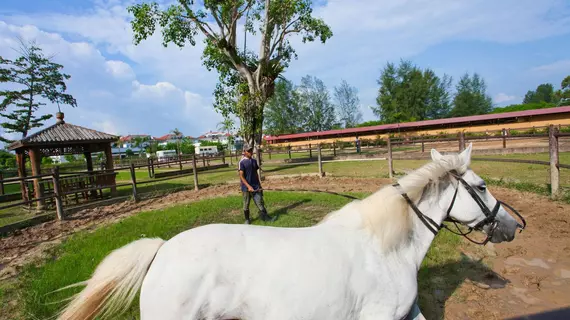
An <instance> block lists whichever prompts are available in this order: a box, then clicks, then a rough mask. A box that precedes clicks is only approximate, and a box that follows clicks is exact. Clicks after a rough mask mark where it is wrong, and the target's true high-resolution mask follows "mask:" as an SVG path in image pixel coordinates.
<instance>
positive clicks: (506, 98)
mask: <svg viewBox="0 0 570 320" xmlns="http://www.w3.org/2000/svg"><path fill="white" fill-rule="evenodd" d="M516 98H517V97H516V96H509V95H508V94H506V93H502V92H501V93H499V94H497V95H496V96H495V98H494V99H493V100H494V101H495V102H496V103H503V102H509V101H513V100H515V99H516Z"/></svg>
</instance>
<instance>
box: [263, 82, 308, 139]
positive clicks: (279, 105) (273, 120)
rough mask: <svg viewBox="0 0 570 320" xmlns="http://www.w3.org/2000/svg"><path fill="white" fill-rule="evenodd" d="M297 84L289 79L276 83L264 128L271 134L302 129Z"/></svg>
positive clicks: (267, 109) (266, 111)
mask: <svg viewBox="0 0 570 320" xmlns="http://www.w3.org/2000/svg"><path fill="white" fill-rule="evenodd" d="M295 89H296V88H295V85H294V84H293V83H292V82H291V81H289V80H287V79H279V80H277V82H276V83H275V93H274V95H273V97H271V99H269V101H268V102H267V106H266V107H265V108H266V110H265V121H264V123H263V124H264V128H265V129H264V130H265V131H266V132H267V134H270V135H280V134H288V133H295V132H299V131H302V130H303V128H302V126H303V122H302V121H303V114H302V110H301V108H300V101H299V95H298V94H297V92H296V91H295Z"/></svg>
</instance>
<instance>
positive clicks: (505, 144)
mask: <svg viewBox="0 0 570 320" xmlns="http://www.w3.org/2000/svg"><path fill="white" fill-rule="evenodd" d="M506 148H507V130H506V129H504V128H503V149H506Z"/></svg>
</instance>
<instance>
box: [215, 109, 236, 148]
mask: <svg viewBox="0 0 570 320" xmlns="http://www.w3.org/2000/svg"><path fill="white" fill-rule="evenodd" d="M233 129H234V120H233V119H230V118H229V117H224V120H222V121H220V122H219V123H218V130H220V131H225V132H227V133H228V148H229V147H230V146H231V145H233V141H234V137H233V135H232V134H231V131H232V130H233ZM230 152H231V149H230Z"/></svg>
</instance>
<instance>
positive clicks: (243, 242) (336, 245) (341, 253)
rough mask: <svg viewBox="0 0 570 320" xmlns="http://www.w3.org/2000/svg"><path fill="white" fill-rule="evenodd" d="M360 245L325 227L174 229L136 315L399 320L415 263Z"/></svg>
mask: <svg viewBox="0 0 570 320" xmlns="http://www.w3.org/2000/svg"><path fill="white" fill-rule="evenodd" d="M370 241H371V239H370V237H369V236H367V235H366V234H365V233H364V232H362V233H360V234H358V233H355V232H354V230H350V229H348V230H347V229H346V228H345V227H339V226H330V225H327V224H326V223H325V224H321V225H317V226H315V227H310V228H300V229H294V228H291V229H285V228H268V227H255V226H254V227H248V226H246V225H244V226H241V225H238V226H230V225H208V226H204V227H199V228H197V229H194V230H190V231H186V232H183V233H181V234H179V235H177V236H176V237H174V238H173V239H171V240H170V241H169V242H167V243H165V244H164V246H162V247H161V248H160V250H159V252H158V254H157V256H156V258H155V262H153V264H152V266H151V268H150V270H149V272H148V274H147V276H146V278H145V282H144V283H143V286H142V290H141V318H142V319H143V320H144V319H164V320H174V319H251V320H264V319H275V320H279V319H345V320H349V319H373V318H375V319H378V317H377V316H378V314H380V313H384V314H386V315H389V316H390V318H402V317H403V316H404V315H405V314H406V313H407V312H408V311H409V309H410V307H411V306H412V303H413V302H414V299H415V294H416V278H415V274H416V273H417V269H416V266H413V265H411V264H410V263H409V261H406V259H404V261H402V257H400V256H398V255H391V254H382V253H380V252H379V250H377V248H376V247H374V246H370V245H369V244H370ZM173 261H175V262H176V263H173ZM190 288H191V289H190ZM317 301H318V303H315V302H317ZM387 306H390V307H388V308H387V309H388V310H385V309H386V307H387ZM392 306H398V307H397V308H393V307H392Z"/></svg>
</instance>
